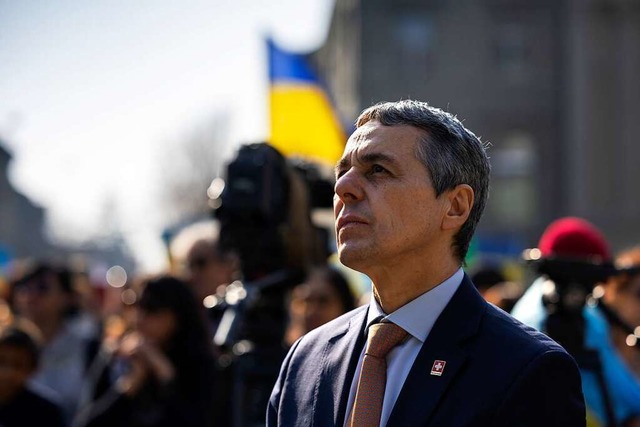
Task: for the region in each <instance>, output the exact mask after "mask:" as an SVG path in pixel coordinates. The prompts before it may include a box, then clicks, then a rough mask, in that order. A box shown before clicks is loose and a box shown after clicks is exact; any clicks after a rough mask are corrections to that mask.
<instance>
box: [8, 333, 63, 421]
mask: <svg viewBox="0 0 640 427" xmlns="http://www.w3.org/2000/svg"><path fill="white" fill-rule="evenodd" d="M38 334H39V331H38V330H37V328H36V327H35V326H34V325H30V324H28V323H27V322H25V321H19V322H15V323H12V324H8V325H0V426H3V427H24V426H51V427H64V426H66V425H67V424H66V421H65V416H64V413H63V412H62V408H61V407H60V406H59V405H58V404H56V403H54V401H53V400H51V398H50V397H49V396H46V395H45V394H43V393H42V392H41V391H40V390H37V389H35V388H33V387H31V386H30V385H29V384H28V380H29V378H30V377H31V376H32V375H33V374H34V372H35V371H36V369H37V366H38V358H39V353H40V345H39V338H38Z"/></svg>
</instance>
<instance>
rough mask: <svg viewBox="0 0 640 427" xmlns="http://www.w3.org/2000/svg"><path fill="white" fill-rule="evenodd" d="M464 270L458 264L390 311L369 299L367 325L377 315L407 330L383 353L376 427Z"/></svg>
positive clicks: (387, 412) (355, 384)
mask: <svg viewBox="0 0 640 427" xmlns="http://www.w3.org/2000/svg"><path fill="white" fill-rule="evenodd" d="M463 277H464V271H463V270H462V267H461V268H459V269H458V271H456V272H455V273H454V274H453V276H451V277H449V278H448V279H447V280H445V281H444V282H442V283H441V284H439V285H438V286H436V287H434V288H432V289H431V290H429V291H428V292H425V293H424V294H422V295H420V296H419V297H417V298H416V299H414V300H413V301H411V302H409V303H407V304H405V305H403V306H402V307H400V308H399V309H397V310H396V311H394V312H393V313H391V314H388V315H387V314H386V313H385V312H384V311H382V308H381V307H380V305H379V304H378V302H377V301H376V299H375V298H371V300H370V302H369V313H368V316H367V328H366V331H367V332H368V330H369V326H370V325H371V324H372V323H373V322H374V321H375V320H376V319H378V318H380V317H382V318H383V320H385V321H388V322H393V323H395V324H396V325H398V326H400V327H401V328H402V329H404V330H405V331H407V332H408V333H409V338H408V339H407V340H406V341H405V342H404V343H402V344H400V345H398V346H397V347H396V348H394V349H393V350H391V352H390V353H389V354H388V355H387V385H386V387H385V392H384V401H383V403H382V417H381V419H380V427H384V426H386V424H387V421H388V420H389V416H390V415H391V410H392V409H393V405H394V404H395V402H396V399H397V398H398V396H399V395H400V390H401V389H402V386H403V384H404V381H405V379H406V378H407V376H408V375H409V371H410V370H411V367H412V366H413V362H415V360H416V357H417V356H418V353H419V352H420V349H421V348H422V344H424V342H425V341H426V339H427V337H428V336H429V332H431V329H432V328H433V325H434V323H435V322H436V320H437V319H438V317H440V314H441V313H442V311H443V310H444V308H445V307H446V306H447V304H448V303H449V301H450V300H451V297H453V294H454V293H455V292H456V290H457V289H458V287H459V286H460V283H462V278H463ZM364 351H365V349H364V348H363V349H362V353H361V354H360V360H359V361H358V366H357V368H356V373H355V375H354V377H353V380H352V382H351V389H350V391H349V400H348V402H347V413H346V416H345V426H346V425H347V422H348V420H349V417H350V414H351V410H352V409H353V401H354V400H355V397H356V391H357V389H358V379H359V378H360V369H361V367H362V359H363V358H364Z"/></svg>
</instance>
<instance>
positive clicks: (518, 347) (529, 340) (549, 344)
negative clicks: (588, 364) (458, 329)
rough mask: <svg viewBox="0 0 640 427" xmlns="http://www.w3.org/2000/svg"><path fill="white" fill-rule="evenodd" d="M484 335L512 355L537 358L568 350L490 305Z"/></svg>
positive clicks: (483, 327)
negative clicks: (545, 354)
mask: <svg viewBox="0 0 640 427" xmlns="http://www.w3.org/2000/svg"><path fill="white" fill-rule="evenodd" d="M481 329H482V333H483V335H485V336H486V338H487V339H488V340H491V341H492V342H493V343H494V344H495V345H496V346H498V347H505V348H506V347H508V349H509V351H510V354H514V353H515V354H518V353H519V354H522V356H523V357H527V356H528V357H529V358H535V357H536V356H538V355H540V354H544V353H549V352H551V353H563V354H567V355H568V353H567V352H566V350H565V349H564V348H563V347H562V346H561V345H560V344H558V343H557V342H555V341H554V340H553V339H551V338H549V337H548V336H547V335H545V334H544V333H542V332H540V331H538V330H536V329H534V328H532V327H530V326H527V325H525V324H524V323H522V322H520V321H519V320H517V319H515V318H514V317H512V316H511V315H509V314H508V313H506V312H504V311H502V310H501V309H499V308H497V307H495V306H493V305H491V304H488V307H487V311H486V315H485V318H484V322H483V324H482V326H481Z"/></svg>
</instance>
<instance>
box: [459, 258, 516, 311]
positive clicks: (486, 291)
mask: <svg viewBox="0 0 640 427" xmlns="http://www.w3.org/2000/svg"><path fill="white" fill-rule="evenodd" d="M471 281H472V282H473V284H474V285H476V288H477V289H478V292H480V295H482V297H483V298H484V299H485V300H487V302H490V303H491V304H493V305H495V306H496V307H500V308H501V309H503V310H504V311H506V312H507V313H509V312H510V311H511V310H512V309H513V306H514V305H515V303H516V302H517V301H518V299H519V298H520V297H521V296H522V289H521V287H520V286H519V285H518V284H517V283H515V282H511V281H508V280H507V279H506V278H505V276H504V274H502V272H501V271H500V269H499V268H497V267H494V266H490V265H486V266H483V267H480V268H479V269H477V270H476V271H475V272H473V274H471Z"/></svg>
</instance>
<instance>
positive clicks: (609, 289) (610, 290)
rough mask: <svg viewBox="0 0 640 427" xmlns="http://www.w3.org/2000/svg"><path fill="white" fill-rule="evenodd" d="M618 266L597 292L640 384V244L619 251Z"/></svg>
mask: <svg viewBox="0 0 640 427" xmlns="http://www.w3.org/2000/svg"><path fill="white" fill-rule="evenodd" d="M615 266H616V268H617V269H618V271H619V274H616V275H614V276H611V277H610V278H609V280H607V281H606V282H604V283H602V284H601V287H600V288H599V289H598V290H597V291H596V292H594V293H595V294H597V295H598V296H600V298H599V306H600V308H601V309H602V311H603V312H605V314H604V315H605V316H606V317H607V318H608V320H609V326H610V328H611V331H610V332H611V341H612V343H613V344H614V346H615V348H616V350H617V352H618V354H619V355H620V357H621V358H622V359H623V360H624V362H625V364H626V365H627V366H628V367H629V369H630V370H631V371H632V372H633V374H634V375H635V377H636V379H637V382H638V386H639V387H640V345H639V344H640V332H639V331H640V329H638V328H639V327H640V246H634V247H632V248H630V249H626V250H623V251H622V252H620V253H619V254H618V255H617V256H616V259H615ZM638 412H639V414H640V399H638Z"/></svg>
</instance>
